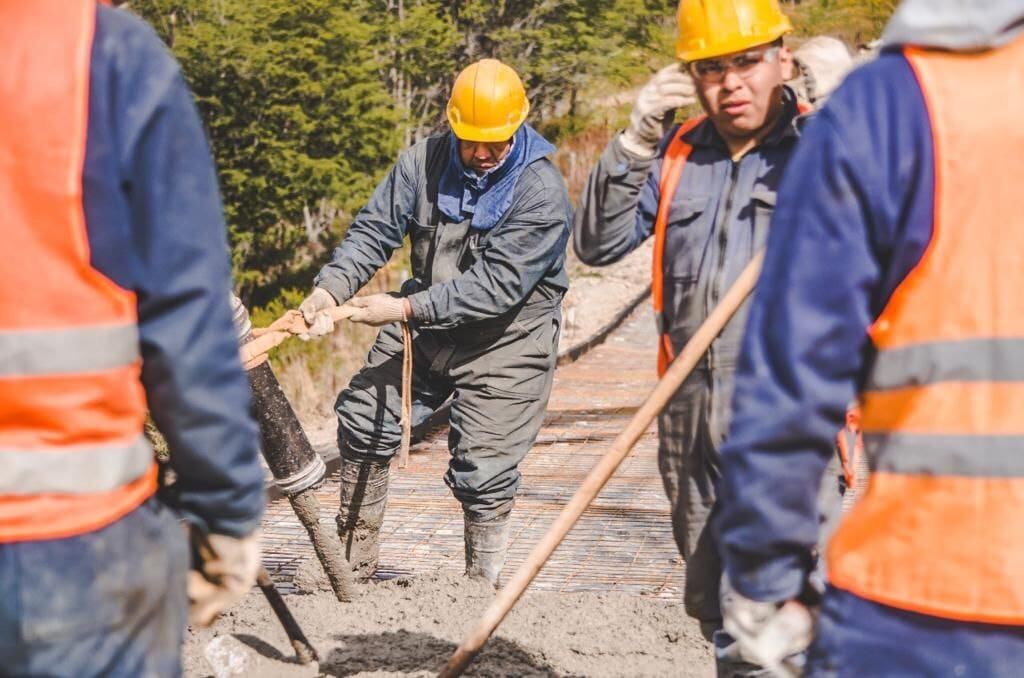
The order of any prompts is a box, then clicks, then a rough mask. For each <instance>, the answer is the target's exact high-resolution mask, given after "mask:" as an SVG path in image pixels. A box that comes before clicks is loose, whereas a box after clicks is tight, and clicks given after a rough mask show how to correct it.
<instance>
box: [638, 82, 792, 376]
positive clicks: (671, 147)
mask: <svg viewBox="0 0 1024 678" xmlns="http://www.w3.org/2000/svg"><path fill="white" fill-rule="evenodd" d="M797 110H798V111H799V112H800V113H801V114H803V113H808V112H809V111H811V110H812V108H811V107H810V106H808V105H806V104H804V103H802V102H801V103H798V104H797ZM705 120H707V116H706V115H702V116H699V117H696V118H691V119H690V120H687V121H686V122H684V123H683V124H682V125H680V126H679V129H678V130H676V134H675V136H673V137H672V141H670V142H669V144H668V146H667V147H666V148H665V156H664V158H662V161H661V181H660V182H659V184H658V214H657V215H656V216H655V218H654V256H653V258H652V259H653V260H652V262H651V303H652V305H653V306H654V317H655V319H656V322H657V324H658V376H659V377H662V376H664V375H665V371H666V370H667V369H668V366H669V363H671V362H672V360H673V359H674V358H675V349H674V348H673V346H672V339H671V337H670V336H669V332H668V330H669V327H668V325H669V323H668V320H667V318H666V317H665V243H666V241H667V239H668V218H669V216H670V215H669V212H670V211H671V209H672V198H673V196H675V194H676V190H678V188H679V181H680V179H682V176H683V168H684V167H686V161H687V160H688V159H689V157H690V153H691V152H692V151H693V146H691V145H690V144H689V143H687V142H686V140H685V139H683V137H684V136H686V135H687V134H688V133H689V132H690V130H692V129H693V128H695V127H696V126H697V125H699V124H701V123H702V122H704V121H705Z"/></svg>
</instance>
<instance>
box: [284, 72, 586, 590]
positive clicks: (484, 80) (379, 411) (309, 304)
mask: <svg viewBox="0 0 1024 678" xmlns="http://www.w3.org/2000/svg"><path fill="white" fill-rule="evenodd" d="M529 110H530V106H529V102H528V101H527V98H526V92H525V90H524V88H523V84H522V82H521V81H520V79H519V76H518V75H516V73H515V71H513V70H512V69H511V68H509V67H508V66H506V65H504V64H502V63H501V62H498V61H495V60H493V59H484V60H483V61H480V62H477V63H475V64H473V65H471V66H469V67H468V68H466V69H465V70H464V71H463V72H462V73H461V74H460V75H459V76H458V78H457V79H456V81H455V85H454V87H453V89H452V94H451V99H450V101H449V103H448V108H447V114H448V121H449V123H450V125H451V131H450V132H449V133H447V134H441V135H439V136H434V137H431V138H429V139H427V140H425V141H422V142H420V143H418V144H416V145H414V146H413V147H412V148H410V149H408V150H406V151H405V152H403V153H402V154H401V155H400V156H399V158H398V162H397V163H396V164H395V166H394V167H392V169H391V171H390V172H389V173H388V175H387V177H386V178H385V179H384V180H383V181H382V182H381V183H380V185H378V186H377V189H376V190H375V191H374V194H373V196H372V197H371V198H370V201H369V203H368V204H367V205H366V207H364V208H363V209H362V210H361V211H360V212H359V214H358V215H357V216H356V219H355V221H354V222H353V223H352V225H351V226H350V227H349V229H348V232H347V233H346V235H345V238H344V240H343V241H342V243H341V245H340V246H338V248H337V249H336V250H335V251H334V255H333V258H332V260H331V262H330V263H328V264H327V265H326V266H324V267H323V269H321V271H320V273H319V275H318V276H317V277H316V281H315V285H316V287H315V289H314V291H313V293H312V294H311V295H310V296H309V297H308V298H307V299H306V300H305V301H304V302H303V303H302V305H301V306H300V310H301V311H302V312H303V314H304V315H305V317H306V320H307V321H308V322H310V323H311V324H312V325H313V327H312V330H311V332H310V334H311V335H313V336H316V335H320V334H326V333H327V332H330V331H331V330H332V328H333V325H332V322H331V319H330V317H329V316H328V314H327V313H324V312H323V311H325V310H326V309H329V308H330V307H332V306H335V305H337V304H341V303H345V302H348V301H349V300H350V299H351V303H352V304H353V305H357V306H359V307H360V310H359V311H358V312H357V314H356V315H354V316H353V317H352V320H354V321H356V322H365V323H369V324H372V325H382V326H384V327H383V329H382V330H381V332H380V334H379V335H378V336H377V341H376V343H375V344H374V345H373V348H372V349H371V350H370V354H369V356H368V357H367V359H366V365H365V366H364V367H363V369H362V370H361V371H360V372H359V373H358V374H356V376H355V377H353V378H352V381H351V383H350V384H349V386H348V388H346V389H345V390H344V391H343V392H342V393H341V395H340V396H339V397H338V402H337V413H338V444H339V448H340V450H341V458H342V468H341V506H340V508H339V511H338V531H339V534H340V535H341V538H342V542H343V543H344V544H345V548H346V553H347V554H348V558H349V560H350V561H351V562H352V564H353V566H354V568H355V569H356V571H357V572H358V573H359V574H360V575H362V576H364V577H369V576H371V575H372V574H373V572H374V571H375V570H376V568H377V557H378V552H379V547H380V544H379V534H380V528H381V524H382V523H383V520H384V508H385V503H386V501H387V493H388V474H389V465H390V462H391V458H392V457H393V456H394V454H395V452H396V451H397V450H398V447H399V443H400V438H401V427H400V412H401V377H402V358H403V348H402V334H401V330H400V328H399V325H398V323H399V322H400V321H408V322H409V325H410V328H411V331H412V335H413V340H412V343H413V351H414V353H413V368H414V372H413V379H412V396H413V412H414V414H415V417H416V420H417V421H422V420H423V419H424V418H426V417H427V416H429V414H431V413H432V412H434V411H435V410H437V409H438V408H439V407H441V405H442V404H443V403H444V402H445V401H446V400H447V399H448V398H449V397H451V398H452V405H451V416H450V424H451V431H450V433H449V437H448V445H449V449H450V451H451V462H450V464H449V468H448V472H447V474H446V475H445V482H446V483H447V484H448V486H449V487H450V488H451V490H452V492H453V494H454V495H455V497H456V498H457V499H458V500H459V501H460V502H461V503H462V507H463V511H464V514H465V546H466V572H467V574H469V575H472V576H481V577H484V578H486V579H487V580H489V581H490V582H492V583H495V582H497V579H498V575H499V573H500V572H501V568H502V565H503V563H504V560H505V551H506V546H507V542H508V536H509V514H510V511H511V510H512V505H513V502H514V500H515V496H516V489H517V488H518V486H519V480H520V473H519V463H520V462H521V461H522V460H523V458H524V457H525V456H526V453H527V451H529V449H530V447H531V446H532V445H533V441H534V439H535V438H536V436H537V432H538V431H539V430H540V425H541V422H542V420H543V417H544V409H545V407H546V405H547V401H548V396H549V394H550V390H551V380H552V376H553V373H554V369H555V357H556V353H557V346H558V333H559V324H560V322H561V300H562V297H563V295H564V294H565V291H566V289H567V287H568V282H569V281H568V278H567V277H566V273H565V267H564V260H565V247H566V243H567V241H568V237H569V219H570V218H571V217H570V207H569V201H568V197H567V194H566V189H565V184H564V182H563V180H562V177H561V175H560V174H559V172H558V170H557V168H556V167H555V166H554V165H553V164H552V163H551V161H550V160H548V159H547V156H548V155H549V154H551V153H552V152H553V151H554V147H553V146H552V145H551V144H550V143H548V142H547V141H546V140H545V139H544V138H543V137H541V136H540V135H539V134H538V133H537V132H535V131H534V130H533V128H531V127H530V126H529V125H528V124H526V117H527V114H528V113H529ZM406 237H408V238H409V239H410V241H411V244H412V250H411V257H412V274H413V278H412V279H411V280H410V281H408V282H407V283H406V284H405V285H403V287H402V290H401V292H400V293H398V294H376V295H371V296H366V297H356V298H354V299H352V297H353V295H354V294H355V293H356V292H357V291H358V290H359V288H361V287H362V286H363V285H365V284H366V283H367V281H369V280H370V278H371V277H372V276H373V274H374V273H375V272H376V271H377V270H378V269H380V268H381V267H382V266H384V265H385V264H386V263H387V262H388V260H389V259H390V257H391V253H392V252H393V251H394V250H395V249H397V248H399V247H401V245H402V241H403V240H404V239H405V238H406Z"/></svg>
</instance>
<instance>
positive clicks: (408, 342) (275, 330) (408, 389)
mask: <svg viewBox="0 0 1024 678" xmlns="http://www.w3.org/2000/svg"><path fill="white" fill-rule="evenodd" d="M237 299H238V298H237V297H234V296H232V303H233V307H234V313H235V325H236V328H238V329H239V334H240V335H241V336H244V337H251V338H250V339H249V340H248V341H246V343H244V344H242V346H241V348H240V349H239V352H240V353H241V357H242V364H243V365H245V369H246V370H250V369H252V368H253V367H256V366H257V365H260V364H262V363H264V362H266V360H267V356H268V354H269V353H270V351H271V350H272V349H274V348H276V347H278V346H280V345H281V344H283V343H284V342H285V341H286V340H288V339H290V338H292V337H297V336H299V335H300V334H306V333H307V332H308V331H309V325H307V324H306V320H305V318H303V317H302V314H301V313H299V311H297V310H291V311H286V312H285V313H284V315H282V316H281V317H280V318H278V319H277V320H275V321H274V322H272V323H271V324H270V326H268V327H259V328H253V327H252V324H251V322H250V321H249V314H248V312H246V311H245V308H244V307H243V306H242V305H241V301H240V300H237ZM236 300H237V301H236ZM239 308H241V311H239ZM356 310H357V309H356V308H355V307H352V306H348V305H345V304H342V305H341V306H336V307H334V308H332V309H329V310H328V311H326V312H327V313H329V314H330V316H331V320H333V321H334V322H338V321H340V320H347V319H348V318H349V317H351V316H352V314H353V313H354V312H355V311H356ZM241 313H244V318H242V317H241V316H240V314H241ZM401 325H402V345H403V351H404V354H403V356H402V420H401V426H402V444H401V447H400V449H399V452H398V465H399V468H405V467H406V466H407V465H408V463H409V448H410V446H411V444H412V352H413V346H412V332H411V331H410V330H409V324H408V323H404V322H403V323H402V324H401ZM243 326H244V329H245V330H246V331H245V333H244V335H243V333H242V329H243ZM243 340H244V339H243Z"/></svg>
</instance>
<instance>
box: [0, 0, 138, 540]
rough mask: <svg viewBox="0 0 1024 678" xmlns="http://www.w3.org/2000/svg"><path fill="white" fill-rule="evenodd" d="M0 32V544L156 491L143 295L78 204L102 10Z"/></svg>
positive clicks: (89, 519)
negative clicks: (126, 282) (143, 352)
mask: <svg viewBox="0 0 1024 678" xmlns="http://www.w3.org/2000/svg"><path fill="white" fill-rule="evenodd" d="M2 14H3V20H2V21H0V149H2V150H0V224H3V226H2V227H0V290H3V293H2V294H0V542H12V541H24V540H33V539H54V538H62V537H68V536H73V535H76V534H81V533H84V532H89V531H92V530H95V529H98V528H101V527H104V526H106V525H108V524H110V523H112V522H113V521H115V520H117V519H118V518H120V517H121V516H123V515H125V514H126V513H128V512H129V511H131V510H132V509H134V508H135V507H137V506H138V505H139V504H141V503H142V502H143V501H144V500H145V499H146V498H147V497H149V496H150V495H151V494H152V493H153V492H154V491H155V489H156V465H155V463H154V459H153V453H152V450H151V448H150V447H149V445H148V443H147V442H146V439H145V437H144V436H143V435H142V430H143V421H144V418H145V413H146V398H145V394H144V392H143V388H142V384H141V382H140V379H139V376H140V369H141V361H140V355H139V338H138V326H137V325H138V324H137V316H136V300H135V295H134V294H133V293H131V292H129V291H127V290H125V289H122V288H120V287H118V286H117V285H116V284H115V283H113V282H112V281H111V280H110V279H108V278H107V277H105V276H104V275H103V274H102V273H100V272H99V271H97V270H96V269H95V268H93V267H92V266H91V264H90V258H89V241H88V237H87V233H86V227H85V216H84V211H83V207H82V171H83V163H84V159H85V143H86V142H85V137H86V125H87V118H88V107H89V62H90V52H91V49H92V40H93V30H94V24H95V15H96V2H95V0H32V2H10V3H5V4H4V9H3V12H2Z"/></svg>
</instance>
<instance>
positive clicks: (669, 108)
mask: <svg viewBox="0 0 1024 678" xmlns="http://www.w3.org/2000/svg"><path fill="white" fill-rule="evenodd" d="M696 101H697V87H696V86H695V85H694V84H693V78H691V77H690V74H689V73H687V72H686V71H685V70H683V66H682V65H681V64H679V63H674V64H672V65H670V66H666V67H665V68H663V69H661V70H660V71H658V72H657V73H655V74H654V77H652V78H651V79H650V81H649V82H648V83H647V84H646V85H644V87H643V89H641V90H640V94H639V95H638V96H637V98H636V103H635V104H634V105H633V112H632V113H631V114H630V116H629V127H628V128H627V129H626V131H625V132H623V134H622V137H621V142H622V146H623V148H625V149H626V150H627V151H629V152H630V153H633V154H634V155H637V156H640V157H642V158H649V157H651V156H653V155H654V153H655V151H656V150H657V148H658V142H659V141H661V138H662V137H663V136H664V135H665V132H666V131H668V130H667V127H668V126H670V125H671V124H672V119H673V118H674V117H675V109H677V108H682V107H684V106H690V105H691V104H694V103H696ZM670 112H671V113H672V115H669V113H670Z"/></svg>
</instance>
